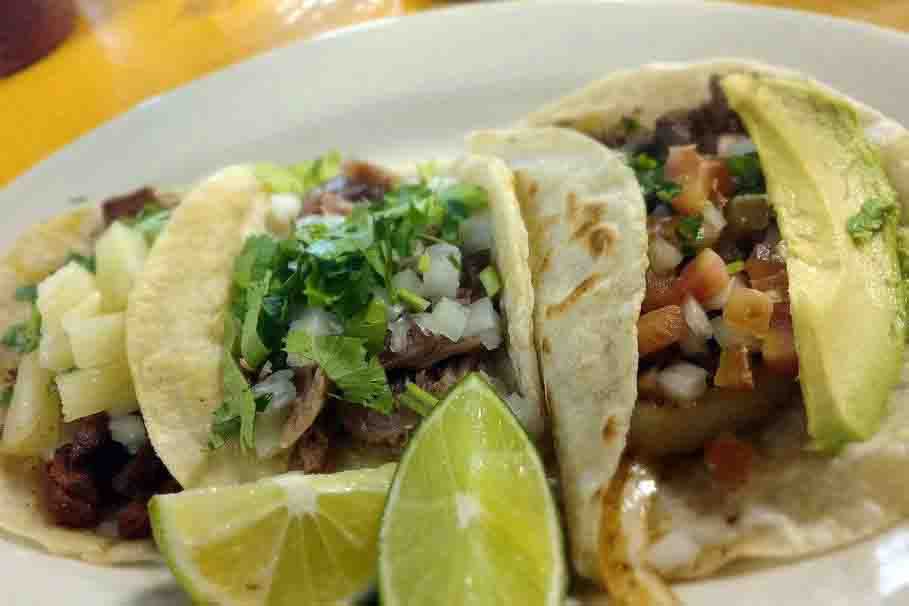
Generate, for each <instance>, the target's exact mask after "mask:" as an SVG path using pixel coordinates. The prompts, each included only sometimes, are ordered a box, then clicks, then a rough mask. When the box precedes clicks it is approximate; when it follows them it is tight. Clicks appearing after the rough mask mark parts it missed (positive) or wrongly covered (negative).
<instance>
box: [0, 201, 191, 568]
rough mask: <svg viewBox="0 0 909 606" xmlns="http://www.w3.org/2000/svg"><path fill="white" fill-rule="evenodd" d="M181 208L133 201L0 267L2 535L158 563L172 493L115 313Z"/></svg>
mask: <svg viewBox="0 0 909 606" xmlns="http://www.w3.org/2000/svg"><path fill="white" fill-rule="evenodd" d="M179 202H180V196H179V195H178V194H174V193H165V192H160V191H156V190H153V189H151V188H143V189H141V190H138V191H135V192H133V193H130V194H127V195H124V196H118V197H114V198H111V199H108V200H106V201H104V202H103V203H102V204H100V205H82V206H79V207H77V208H75V209H73V210H71V211H69V212H67V213H64V214H62V215H60V216H57V217H54V218H51V219H49V220H48V221H46V222H44V223H41V224H39V225H37V226H34V227H32V228H31V229H29V230H28V231H26V232H25V233H24V234H22V235H21V236H20V237H19V238H18V240H16V241H15V243H14V244H13V246H12V247H11V249H10V250H8V251H7V253H6V254H5V255H4V256H3V257H2V258H0V335H2V343H0V403H2V405H0V426H2V432H0V530H2V531H4V532H7V533H10V534H12V535H15V536H17V537H20V538H23V539H26V540H28V541H30V542H33V543H36V544H37V545H40V546H42V547H44V548H45V549H47V550H48V551H49V552H51V553H55V554H59V555H64V556H69V557H76V558H82V559H85V560H90V561H93V562H99V563H118V562H134V561H141V560H149V559H154V558H156V551H155V549H154V546H153V544H152V542H151V541H150V540H149V537H150V532H149V524H148V515H147V512H146V503H147V502H148V499H149V498H150V497H151V496H152V495H153V494H156V493H162V492H174V491H177V490H179V489H180V487H179V485H178V484H177V483H176V482H175V481H174V480H173V478H172V477H170V475H169V474H168V473H167V470H166V468H165V467H164V466H163V465H162V464H161V461H160V460H159V459H158V457H157V456H156V455H155V451H154V450H153V449H152V448H151V446H150V445H149V444H148V440H147V437H146V434H145V429H144V425H143V422H142V418H141V415H140V414H139V412H138V408H139V407H138V402H137V400H136V394H135V389H134V387H133V382H132V378H131V376H130V372H129V367H128V365H127V360H126V338H125V336H124V331H125V326H126V320H125V317H126V308H127V306H128V302H129V298H130V295H131V292H132V288H133V285H134V284H135V282H136V280H137V277H138V275H139V274H140V273H141V271H142V268H143V265H144V262H145V259H146V257H147V256H148V253H149V250H150V249H151V248H153V244H154V242H155V240H156V238H157V237H158V235H159V233H160V232H161V231H162V230H163V229H165V228H166V225H167V223H168V220H169V218H170V215H171V212H172V211H173V208H174V207H175V206H177V205H178V204H179Z"/></svg>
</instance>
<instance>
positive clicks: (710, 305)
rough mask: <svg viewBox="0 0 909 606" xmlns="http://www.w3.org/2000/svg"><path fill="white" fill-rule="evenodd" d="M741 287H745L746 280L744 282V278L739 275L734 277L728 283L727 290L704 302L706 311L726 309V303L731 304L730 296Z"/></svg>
mask: <svg viewBox="0 0 909 606" xmlns="http://www.w3.org/2000/svg"><path fill="white" fill-rule="evenodd" d="M740 286H745V280H743V279H742V277H741V276H740V275H738V274H736V275H734V276H732V279H731V280H729V281H728V282H726V288H724V289H723V290H721V291H720V292H719V293H717V294H716V295H714V296H713V297H712V298H710V299H707V300H706V301H704V309H709V310H711V311H716V310H718V309H723V308H724V307H726V303H728V302H729V295H731V294H732V291H733V290H735V289H736V288H738V287H740Z"/></svg>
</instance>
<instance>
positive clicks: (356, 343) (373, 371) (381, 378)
mask: <svg viewBox="0 0 909 606" xmlns="http://www.w3.org/2000/svg"><path fill="white" fill-rule="evenodd" d="M365 342H366V340H365V339H358V338H355V337H338V336H321V337H313V336H310V335H309V334H307V333H306V332H304V331H302V330H295V331H292V332H291V333H290V334H289V335H287V347H286V351H287V353H289V354H293V355H295V356H299V357H301V358H305V359H307V360H312V361H313V362H315V363H316V364H318V365H319V367H320V368H321V369H322V370H323V371H325V374H326V375H328V378H329V379H331V380H332V381H333V382H334V383H335V385H337V387H338V388H339V389H340V390H341V394H340V395H341V397H342V398H343V399H344V400H345V401H347V402H353V403H355V404H362V405H363V406H368V407H369V408H374V409H376V410H378V411H380V412H383V413H386V414H387V413H390V412H391V411H392V409H393V407H394V400H393V398H392V395H391V388H390V387H389V386H388V378H387V377H386V376H385V369H384V368H382V365H381V364H380V363H379V358H378V356H372V357H368V356H367V352H366V348H365V347H364V344H365Z"/></svg>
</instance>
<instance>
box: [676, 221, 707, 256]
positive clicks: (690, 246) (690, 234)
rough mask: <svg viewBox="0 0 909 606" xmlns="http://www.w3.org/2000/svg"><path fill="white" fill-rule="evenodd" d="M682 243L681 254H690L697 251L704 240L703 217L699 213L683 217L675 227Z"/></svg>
mask: <svg viewBox="0 0 909 606" xmlns="http://www.w3.org/2000/svg"><path fill="white" fill-rule="evenodd" d="M675 231H676V233H677V234H678V236H679V243H680V244H681V245H682V254H684V255H687V256H690V255H693V254H695V252H697V248H698V245H699V244H700V243H701V242H702V241H703V240H704V219H703V218H702V217H701V216H700V215H695V216H691V217H683V218H682V219H681V220H680V221H679V224H678V225H677V226H676V228H675Z"/></svg>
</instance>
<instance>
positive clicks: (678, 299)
mask: <svg viewBox="0 0 909 606" xmlns="http://www.w3.org/2000/svg"><path fill="white" fill-rule="evenodd" d="M711 91H712V99H711V100H710V101H709V102H708V103H707V104H705V105H703V106H700V107H697V108H695V109H693V110H689V111H684V110H683V111H674V112H671V113H669V114H666V115H664V116H662V117H660V118H659V119H657V121H656V125H655V128H654V129H653V130H652V131H650V132H644V131H643V129H641V128H638V129H636V128H634V126H635V122H634V118H633V117H632V116H629V117H627V118H626V119H625V120H623V121H622V123H621V124H620V126H619V128H618V129H617V130H615V131H613V132H612V133H610V135H609V136H607V137H606V140H605V141H604V142H605V143H606V144H608V145H612V146H617V145H618V146H619V147H622V148H623V149H624V150H625V151H626V152H627V153H628V155H629V159H630V163H631V165H632V167H633V168H634V170H635V172H636V174H637V177H638V181H639V183H640V184H641V189H642V194H643V195H644V199H645V201H646V203H647V213H648V214H647V229H648V236H649V247H648V257H649V260H650V267H649V269H648V271H647V275H646V281H647V290H646V295H645V298H644V301H643V304H642V309H641V318H640V320H639V321H638V351H639V355H640V366H639V370H638V394H639V395H638V398H639V399H638V404H637V406H636V407H635V412H634V416H633V418H632V424H631V430H630V433H629V446H630V448H631V449H632V451H634V452H637V453H638V454H641V455H649V456H663V455H673V454H682V453H691V452H694V451H698V450H701V449H702V448H703V449H704V453H705V457H706V458H707V464H708V466H709V467H710V468H711V469H712V470H713V471H714V473H715V474H716V477H717V478H718V479H721V480H723V481H728V482H732V483H736V482H741V481H744V480H746V479H747V475H748V468H749V463H750V461H751V459H752V456H753V453H752V450H751V448H750V446H749V445H748V444H747V443H746V442H743V441H739V440H736V439H735V438H733V437H732V434H733V433H735V432H738V431H741V430H745V429H749V428H751V427H754V426H755V425H756V424H759V423H761V422H762V421H764V420H766V419H767V418H768V417H770V416H771V414H772V413H773V411H774V410H775V409H777V408H778V407H780V406H785V405H788V404H791V403H792V401H793V398H794V397H795V396H796V394H797V393H798V385H797V382H796V378H797V376H798V356H797V353H796V349H795V340H794V336H793V328H792V317H791V316H790V311H789V289H788V276H787V273H786V247H785V244H784V243H783V242H782V241H781V239H780V231H779V228H778V227H777V224H776V215H775V213H774V212H773V209H772V207H771V206H770V204H769V203H768V199H767V190H766V184H765V181H764V175H763V171H762V169H761V161H760V158H759V157H758V154H757V151H756V150H755V147H754V145H753V144H752V142H751V140H750V139H749V138H748V136H747V134H746V133H745V129H744V128H743V126H742V123H741V121H740V120H739V118H738V116H737V115H736V114H735V113H733V112H732V111H731V110H730V109H729V106H728V104H727V103H726V100H725V97H724V96H723V93H722V91H721V90H720V88H719V85H718V82H717V81H716V80H714V82H713V85H712V87H711Z"/></svg>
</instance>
